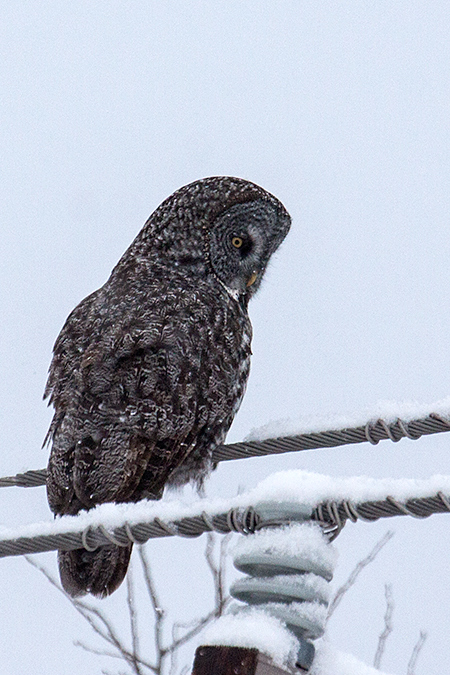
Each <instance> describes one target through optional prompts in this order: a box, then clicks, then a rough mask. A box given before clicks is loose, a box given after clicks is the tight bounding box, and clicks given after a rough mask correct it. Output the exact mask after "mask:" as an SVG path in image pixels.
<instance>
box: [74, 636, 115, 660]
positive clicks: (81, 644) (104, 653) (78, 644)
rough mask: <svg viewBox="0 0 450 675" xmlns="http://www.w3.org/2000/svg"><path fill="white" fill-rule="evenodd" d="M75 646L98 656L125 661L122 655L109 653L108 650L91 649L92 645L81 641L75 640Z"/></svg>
mask: <svg viewBox="0 0 450 675" xmlns="http://www.w3.org/2000/svg"><path fill="white" fill-rule="evenodd" d="M73 644H74V645H75V647H81V649H84V650H85V651H86V652H90V653H91V654H96V655H97V656H110V657H111V658H112V659H120V660H123V656H122V655H121V654H115V653H114V652H108V651H107V650H106V649H96V648H95V647H91V646H90V645H87V644H85V643H84V642H81V640H75V641H74V643H73Z"/></svg>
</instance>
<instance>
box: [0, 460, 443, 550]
mask: <svg viewBox="0 0 450 675" xmlns="http://www.w3.org/2000/svg"><path fill="white" fill-rule="evenodd" d="M358 481H359V485H358ZM308 484H310V485H311V493H310V495H309V497H308V496H306V495H305V488H304V487H303V485H308ZM330 484H332V485H333V486H334V487H333V488H331V489H330V487H329V485H330ZM439 485H440V486H441V487H442V489H439ZM280 486H281V489H280ZM355 486H358V488H359V489H360V495H366V497H365V498H364V497H362V498H361V496H359V497H358V496H356V492H355V490H356V488H355ZM436 488H437V492H436V493H435V494H431V495H429V496H427V492H426V491H427V490H430V492H431V491H432V490H435V489H436ZM333 490H334V497H333ZM383 490H385V491H388V494H387V495H386V494H384V498H383V497H382V496H381V494H382V491H383ZM389 492H390V493H391V494H389ZM349 494H350V495H353V496H352V498H349V497H348V496H347V495H349ZM392 494H395V495H396V498H394V497H392V496H391V495H392ZM448 495H450V477H445V476H439V477H434V478H431V479H428V480H425V481H407V480H405V479H403V480H398V481H394V480H391V481H386V480H384V481H383V480H379V481H374V480H372V479H364V478H360V479H357V478H356V479H355V478H353V479H340V482H339V479H337V478H333V479H329V478H328V477H326V476H320V475H318V474H308V473H307V472H301V471H292V472H282V473H279V474H275V475H274V476H272V477H271V478H270V479H266V481H263V483H261V484H260V485H259V486H257V487H256V488H254V489H253V490H252V491H250V492H249V493H247V494H246V495H239V496H237V497H235V498H233V499H230V500H219V501H218V502H214V500H211V501H210V500H199V502H196V503H194V504H191V505H183V504H181V505H180V504H178V503H175V504H174V503H171V502H168V503H166V504H164V503H161V502H157V503H154V502H146V501H145V500H144V502H140V503H137V504H132V505H128V504H127V505H121V504H103V505H101V506H100V507H98V508H97V509H95V510H94V511H90V512H83V513H81V514H80V515H78V516H64V517H62V518H59V519H57V520H56V521H54V522H52V523H39V524H36V525H32V526H27V528H24V529H23V530H22V531H20V530H19V531H18V532H17V531H16V532H15V533H14V532H12V533H9V532H8V533H6V534H4V535H3V536H1V533H0V557H5V556H13V555H24V554H27V553H39V552H43V551H50V550H54V549H60V550H72V549H76V548H86V549H87V550H95V549H96V548H97V547H99V546H110V545H111V544H114V545H119V546H120V545H121V546H127V545H129V543H130V541H132V542H135V543H144V542H146V541H147V540H148V539H152V538H156V537H167V536H181V537H198V536H199V535H201V534H203V533H204V532H210V531H216V532H219V533H221V534H226V533H228V532H232V531H234V532H239V533H241V534H249V533H252V532H254V531H255V530H259V529H262V528H264V527H269V526H275V525H282V524H285V523H289V522H296V521H297V522H298V521H307V520H312V521H316V522H317V523H318V524H319V525H321V527H322V528H323V530H324V532H325V534H327V535H328V537H329V539H330V540H331V539H334V538H335V537H336V536H337V535H338V534H339V532H340V531H341V529H342V527H343V526H344V525H345V523H346V522H347V520H351V521H353V522H355V521H356V520H358V519H361V520H364V521H375V520H378V519H379V518H387V517H392V516H401V515H412V516H414V517H416V518H427V517H428V516H430V515H431V514H433V513H448V512H450V498H449V496H448Z"/></svg>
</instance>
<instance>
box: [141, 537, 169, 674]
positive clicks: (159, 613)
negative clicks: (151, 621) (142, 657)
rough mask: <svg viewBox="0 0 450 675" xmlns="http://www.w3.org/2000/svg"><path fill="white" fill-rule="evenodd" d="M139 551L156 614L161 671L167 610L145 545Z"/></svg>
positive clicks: (156, 641)
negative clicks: (158, 591) (153, 574)
mask: <svg viewBox="0 0 450 675" xmlns="http://www.w3.org/2000/svg"><path fill="white" fill-rule="evenodd" d="M138 553H139V558H140V561H141V565H142V571H143V573H144V579H145V585H146V587H147V593H148V596H149V598H150V602H151V605H152V608H153V612H154V614H155V649H156V672H158V673H160V672H161V665H162V661H163V659H164V656H165V654H166V652H167V649H165V648H164V646H163V630H164V621H165V618H166V612H165V610H164V609H163V608H162V607H161V603H160V601H159V598H158V593H157V591H156V586H155V583H154V581H153V577H152V573H151V570H150V563H149V562H148V559H147V555H146V552H145V549H144V547H143V546H139V547H138Z"/></svg>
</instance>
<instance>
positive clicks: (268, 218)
mask: <svg viewBox="0 0 450 675" xmlns="http://www.w3.org/2000/svg"><path fill="white" fill-rule="evenodd" d="M288 229H289V223H288V222H287V221H286V218H284V217H280V215H279V210H278V209H277V208H276V205H275V204H273V203H271V202H269V201H264V200H255V201H252V202H246V203H244V204H236V205H234V206H232V207H231V208H229V209H228V210H227V211H225V212H224V213H222V214H221V215H220V216H219V217H218V218H217V219H216V221H215V222H214V223H213V225H212V228H211V230H210V251H209V254H210V261H211V265H212V267H213V271H214V273H215V274H216V276H217V277H218V278H219V279H220V281H221V282H222V283H223V284H224V285H225V286H226V287H227V288H228V289H229V290H230V291H233V292H236V291H237V292H238V293H240V294H246V295H253V294H254V293H255V292H256V290H257V289H258V287H259V285H260V283H261V279H262V276H263V274H264V271H265V269H266V267H267V264H268V262H269V258H270V256H271V255H272V253H273V252H274V251H275V250H276V249H277V248H278V246H279V244H280V243H281V241H282V240H283V239H284V237H285V235H286V234H287V231H288Z"/></svg>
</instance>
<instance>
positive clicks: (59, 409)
mask: <svg viewBox="0 0 450 675" xmlns="http://www.w3.org/2000/svg"><path fill="white" fill-rule="evenodd" d="M79 307H80V306H79ZM77 310H78V308H77ZM78 316H79V314H78V313H77V311H76V310H75V313H72V315H71V317H72V319H73V320H74V321H75V326H74V327H72V328H71V326H70V321H69V320H68V322H67V323H66V326H65V327H64V329H63V331H62V334H61V336H60V338H58V341H57V343H56V345H55V356H54V362H53V363H52V366H51V369H50V377H49V386H48V390H49V393H50V394H51V400H52V401H53V404H54V406H55V419H54V421H53V423H52V427H51V429H50V434H51V437H52V438H53V446H52V453H51V457H50V461H49V478H48V494H49V502H50V505H51V507H52V509H53V510H54V511H55V512H57V513H76V512H77V511H78V510H79V509H80V508H90V507H91V506H93V505H94V504H97V503H103V502H109V501H134V500H136V499H139V498H141V497H142V496H155V497H159V496H160V495H161V493H162V490H163V488H164V484H165V482H166V481H167V479H168V477H169V475H170V473H171V472H172V471H173V470H175V469H176V468H177V467H178V465H179V464H180V462H182V461H183V459H184V458H185V456H186V454H188V453H189V452H190V450H191V449H192V447H193V445H194V444H195V438H196V435H197V432H198V430H199V429H200V428H201V427H202V425H204V424H205V421H206V420H205V416H204V414H203V413H202V406H201V396H200V395H199V392H198V383H199V382H200V381H201V374H200V369H201V363H202V359H201V351H202V347H201V340H200V341H199V340H196V339H195V336H193V335H192V334H191V333H192V330H191V333H190V332H189V330H186V326H185V325H184V324H183V321H182V320H181V321H180V317H178V320H177V321H176V322H174V321H171V320H170V319H169V320H168V318H167V315H164V316H163V317H159V318H158V317H157V316H156V317H155V316H153V317H149V316H146V317H144V319H145V320H143V319H142V317H140V318H139V320H137V319H136V320H135V321H130V319H129V317H127V322H126V323H125V322H123V321H122V322H121V321H117V322H115V323H110V325H109V326H103V330H100V331H95V333H94V335H95V336H96V338H95V339H92V337H91V341H90V343H89V344H88V346H87V347H84V345H85V344H87V340H85V341H83V340H84V336H83V339H80V336H79V335H78V336H77V335H76V332H77V330H76V329H77V323H79V319H78ZM69 319H70V317H69ZM85 325H86V324H85Z"/></svg>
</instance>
